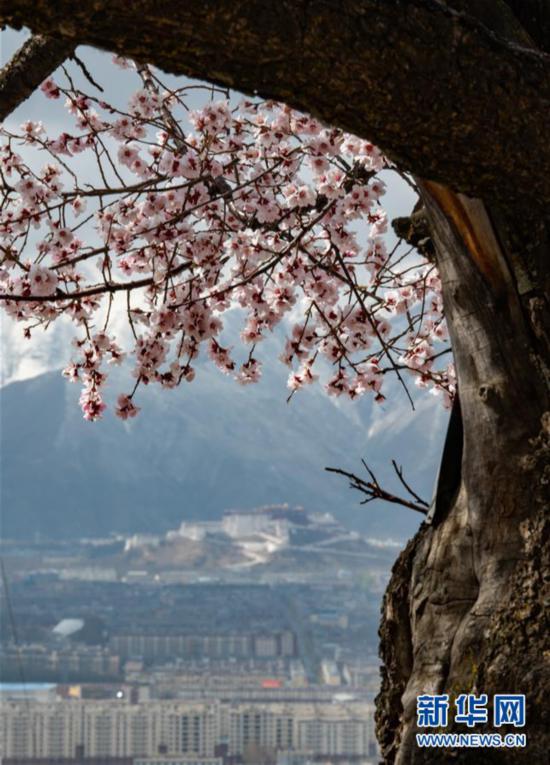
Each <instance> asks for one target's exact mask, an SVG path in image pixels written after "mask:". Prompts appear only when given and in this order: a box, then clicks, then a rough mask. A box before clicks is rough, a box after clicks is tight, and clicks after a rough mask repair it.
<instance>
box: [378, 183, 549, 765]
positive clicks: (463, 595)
mask: <svg viewBox="0 0 550 765" xmlns="http://www.w3.org/2000/svg"><path fill="white" fill-rule="evenodd" d="M423 196H424V200H425V203H426V205H427V207H428V210H429V218H430V224H431V230H432V235H433V239H434V244H435V250H436V253H437V263H438V267H439V270H440V273H441V276H442V281H443V294H444V302H445V310H446V313H447V317H448V320H449V327H450V332H451V338H452V343H453V349H454V355H455V361H456V364H457V368H458V371H459V394H460V403H461V410H462V417H463V430H464V433H463V435H464V451H463V457H462V471H461V476H462V477H461V482H460V486H459V489H458V492H457V495H456V497H455V499H454V501H453V502H452V503H451V504H450V505H449V506H448V507H447V508H446V509H445V508H444V509H443V512H441V513H440V514H439V515H436V517H435V518H434V521H433V523H432V524H431V525H428V524H424V525H423V526H422V528H421V529H420V531H419V533H418V534H417V535H416V537H415V538H414V540H412V542H411V543H410V544H409V546H408V547H407V549H406V550H405V551H404V552H403V553H402V554H401V556H400V558H399V560H398V561H397V563H396V565H395V567H394V571H393V576H392V581H391V583H390V586H389V588H388V591H387V593H386V596H385V602H384V608H383V623H382V627H381V638H382V652H383V658H384V663H385V670H384V674H383V687H382V691H381V693H380V695H379V698H378V711H377V724H378V734H379V739H380V742H381V745H382V748H383V753H384V757H385V762H387V763H393V762H395V763H398V764H399V765H402V764H403V763H415V764H416V763H428V762H429V763H434V762H435V763H437V762H445V761H446V757H445V755H444V754H437V753H436V754H434V751H433V750H421V749H417V748H416V747H415V739H414V734H415V733H416V729H415V712H416V696H417V695H418V694H420V693H423V692H433V693H449V694H450V696H451V698H452V697H453V696H456V695H457V694H458V693H461V692H470V691H472V692H474V691H475V692H477V693H488V694H489V695H490V694H492V693H496V692H501V693H502V692H511V693H514V692H515V693H525V694H526V695H527V699H528V703H529V711H528V714H529V723H528V728H527V730H528V734H529V747H528V750H527V752H523V751H521V750H517V751H514V750H512V751H510V752H506V753H503V752H500V751H499V752H498V754H496V755H493V757H494V760H493V759H491V757H490V754H489V753H484V754H483V755H480V753H479V751H475V750H473V751H470V752H468V751H467V750H465V751H463V752H461V753H460V754H459V755H457V754H456V753H454V754H453V756H452V761H453V762H468V763H470V762H471V763H480V762H487V763H489V762H493V761H494V762H499V763H500V762H503V763H504V762H510V763H511V762H526V761H527V760H528V759H529V760H530V761H532V762H539V761H540V762H544V761H545V758H546V754H547V752H548V751H549V750H550V736H549V731H550V710H549V706H548V703H547V702H546V701H545V698H544V694H545V693H548V689H549V688H550V668H549V666H548V662H547V661H546V663H545V657H544V649H545V640H546V639H547V638H546V636H547V634H548V627H549V624H548V617H547V614H548V612H547V610H546V616H545V607H546V609H547V606H548V594H549V593H548V571H549V569H548V562H549V561H548V547H547V546H546V547H545V543H547V539H548V528H549V519H548V493H549V492H548V487H549V484H550V412H549V411H548V410H549V399H548V381H549V379H550V377H549V373H550V333H549V328H550V322H549V318H550V317H549V312H548V294H549V286H550V246H549V239H548V232H547V230H545V228H544V227H542V226H540V225H538V221H536V220H533V219H532V217H531V216H529V215H527V213H525V211H524V212H523V215H522V216H520V215H518V211H517V210H516V211H512V210H507V211H506V215H505V214H503V211H501V210H496V209H495V208H493V209H492V210H491V211H490V214H489V213H488V212H487V210H486V208H485V206H484V205H483V203H482V202H480V201H479V200H471V199H468V198H464V197H459V196H457V195H454V194H453V193H452V192H450V191H449V190H448V189H446V188H443V187H438V186H437V185H435V184H431V183H426V184H424V189H423ZM545 585H546V591H545ZM488 728H489V729H491V726H488ZM476 730H477V728H476Z"/></svg>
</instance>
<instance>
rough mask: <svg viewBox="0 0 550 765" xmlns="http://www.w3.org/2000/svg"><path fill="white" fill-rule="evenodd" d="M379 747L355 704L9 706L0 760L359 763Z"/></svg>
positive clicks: (0, 713) (2, 713)
mask: <svg viewBox="0 0 550 765" xmlns="http://www.w3.org/2000/svg"><path fill="white" fill-rule="evenodd" d="M375 748H376V744H375V739H374V725H373V708H372V705H370V704H368V703H364V702H357V701H346V702H340V703H335V702H325V703H305V702H284V703H283V702H281V703H269V702H266V703H256V702H251V701H248V702H236V701H235V702H229V701H220V700H213V701H207V702H206V701H205V702H200V703H199V702H193V701H158V700H155V701H150V702H147V703H143V704H132V703H130V702H129V701H122V700H121V701H116V700H107V701H89V700H70V701H67V700H62V701H61V700H58V701H55V702H53V703H43V702H36V701H27V702H24V701H8V702H5V703H4V704H3V705H2V707H1V709H0V756H2V757H5V758H17V759H21V760H23V759H32V758H72V757H80V758H83V757H86V758H89V757H90V758H102V757H103V758H108V757H113V758H114V757H118V758H125V757H126V758H127V757H134V758H136V757H139V758H143V759H147V758H157V759H158V758H162V759H166V758H175V757H178V756H179V757H182V758H183V759H187V760H189V759H201V760H212V759H213V758H215V757H217V756H219V753H220V751H222V750H223V751H224V752H226V753H227V755H228V756H229V757H235V756H237V757H238V756H242V755H245V754H246V753H247V752H250V751H251V750H255V751H257V750H260V751H270V752H282V751H286V752H292V751H298V752H309V753H311V754H312V755H315V756H316V757H324V756H327V757H329V756H335V757H336V756H337V757H344V756H347V757H351V758H355V759H358V758H364V757H368V756H370V755H373V754H374V753H375Z"/></svg>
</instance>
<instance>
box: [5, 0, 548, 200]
mask: <svg viewBox="0 0 550 765" xmlns="http://www.w3.org/2000/svg"><path fill="white" fill-rule="evenodd" d="M495 7H496V6H495ZM0 20H1V21H3V22H4V23H8V24H12V25H14V26H16V27H20V26H21V25H27V26H29V27H30V28H31V29H32V30H33V31H35V32H41V33H45V34H58V35H64V36H66V37H68V38H70V39H72V40H73V41H75V42H78V43H86V44H90V45H95V46H97V47H100V48H105V49H109V50H113V51H116V52H118V53H120V54H123V55H127V56H129V57H132V58H135V59H136V60H138V61H143V62H149V63H152V64H155V65H157V66H159V67H161V68H163V69H165V70H168V71H170V72H174V73H179V74H186V75H188V76H191V77H198V78H201V79H206V80H210V81H213V82H216V83H220V84H223V85H225V86H230V87H234V88H237V89H239V90H242V91H244V92H248V93H256V92H257V93H259V94H260V95H262V96H264V97H273V98H277V99H280V100H283V101H286V102H288V103H289V104H291V105H292V106H294V107H297V108H300V109H304V110H306V111H309V112H311V113H313V114H314V115H316V116H318V117H320V118H322V119H324V120H325V121H327V122H329V123H332V124H334V125H337V126H340V127H342V128H344V129H346V130H349V131H351V132H354V133H356V134H359V135H362V136H365V137H368V138H370V139H371V140H373V141H374V142H376V143H377V144H378V145H380V146H381V147H382V148H383V149H384V150H385V151H386V152H387V153H388V154H389V155H390V156H391V157H392V158H393V159H395V160H396V161H398V162H399V164H400V165H401V166H402V167H403V168H406V169H409V170H411V171H413V172H415V173H416V174H418V175H421V176H423V177H426V178H430V179H434V180H437V181H439V182H441V183H444V184H447V185H449V186H451V187H452V188H454V189H457V190H460V191H463V192H465V193H467V194H469V195H472V196H480V197H484V198H493V199H494V198H506V199H507V200H509V199H510V196H511V194H512V195H513V196H514V197H515V198H516V199H518V200H520V199H522V198H523V199H529V200H530V201H531V204H539V205H544V204H547V203H548V202H550V142H548V140H547V137H548V134H549V132H550V109H549V105H550V57H549V56H548V55H546V54H544V53H543V52H541V51H539V50H535V49H533V48H529V47H522V46H519V45H517V44H514V43H511V42H510V41H509V40H508V39H505V38H504V37H502V36H499V35H498V34H497V33H496V32H493V31H491V30H489V29H488V28H487V27H486V26H484V25H483V24H482V23H481V22H480V21H479V20H478V19H477V18H474V17H473V16H471V15H469V14H468V13H462V12H458V11H456V10H454V9H453V8H451V7H450V6H449V4H447V3H444V2H441V0H407V1H405V0H384V1H383V2H382V1H381V0H338V1H337V0H247V1H246V2H244V0H215V1H214V0H187V1H186V2H185V3H181V2H178V1H177V0H162V2H158V0H155V1H154V0H135V2H132V3H128V2H125V0H109V1H108V2H107V1H106V0H83V2H81V3H79V4H77V5H75V4H74V3H72V2H69V0H59V1H58V2H56V3H51V2H47V0H32V1H31V0H0ZM496 28H498V25H496V26H494V27H493V29H496Z"/></svg>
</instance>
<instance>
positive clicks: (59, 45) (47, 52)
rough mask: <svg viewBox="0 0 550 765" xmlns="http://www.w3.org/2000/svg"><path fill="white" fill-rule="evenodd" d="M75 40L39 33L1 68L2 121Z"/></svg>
mask: <svg viewBox="0 0 550 765" xmlns="http://www.w3.org/2000/svg"><path fill="white" fill-rule="evenodd" d="M74 47H75V44H74V41H73V40H70V39H67V38H54V37H48V36H46V35H41V34H37V35H34V36H33V37H31V38H30V40H27V41H26V42H25V43H24V44H23V45H22V46H21V48H19V50H18V51H17V53H15V55H14V56H13V58H12V59H11V61H8V63H7V64H6V65H5V66H4V67H2V69H0V121H3V120H5V119H6V117H7V116H8V115H9V114H11V112H12V111H13V110H14V109H15V108H16V107H17V106H19V104H21V103H22V102H23V101H25V100H26V99H27V98H28V97H29V96H30V95H31V94H32V93H33V91H35V90H36V88H37V87H38V86H39V85H40V83H41V82H43V81H44V80H45V79H46V78H47V77H49V75H50V74H51V73H52V72H53V71H54V70H55V69H57V67H58V66H59V65H60V64H62V63H63V62H64V61H65V59H66V58H68V57H69V56H71V55H72V53H73V51H74Z"/></svg>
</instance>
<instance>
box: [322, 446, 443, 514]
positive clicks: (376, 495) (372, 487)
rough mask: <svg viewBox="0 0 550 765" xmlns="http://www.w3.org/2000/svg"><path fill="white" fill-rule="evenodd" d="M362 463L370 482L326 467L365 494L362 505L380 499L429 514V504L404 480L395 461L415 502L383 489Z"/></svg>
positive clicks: (399, 475)
mask: <svg viewBox="0 0 550 765" xmlns="http://www.w3.org/2000/svg"><path fill="white" fill-rule="evenodd" d="M361 462H362V463H363V467H364V468H365V470H366V471H367V473H368V475H369V479H370V480H368V481H365V480H363V478H360V477H359V476H357V475H355V473H350V472H348V471H347V470H342V469H341V468H332V467H326V468H325V470H326V471H327V472H328V473H336V474H338V475H343V476H345V477H346V478H348V479H349V482H350V484H349V485H350V488H351V489H356V490H357V491H359V492H361V493H362V494H365V499H364V500H362V502H361V504H362V505H366V504H368V503H369V502H372V501H373V500H375V499H379V500H381V501H382V502H389V503H391V504H393V505H402V506H403V507H408V508H409V509H410V510H416V512H417V513H422V515H426V514H427V512H428V507H429V505H428V503H427V502H425V501H424V500H423V499H421V498H420V497H419V496H418V494H417V493H416V492H415V491H413V490H412V489H411V488H410V486H409V485H408V483H407V482H406V481H405V479H404V478H403V469H402V468H401V467H399V466H398V465H397V463H396V462H395V460H392V465H393V468H394V470H395V472H396V473H397V476H398V478H399V480H400V482H401V483H402V485H403V486H404V487H405V489H406V490H407V492H408V493H409V494H410V495H411V497H413V499H414V501H413V500H410V499H406V498H405V497H400V496H399V495H397V494H393V493H392V492H389V491H387V490H386V489H383V488H382V486H380V484H379V482H378V480H377V478H376V476H375V475H374V473H373V472H372V470H371V469H370V468H369V466H368V465H367V463H366V462H365V460H361Z"/></svg>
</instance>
